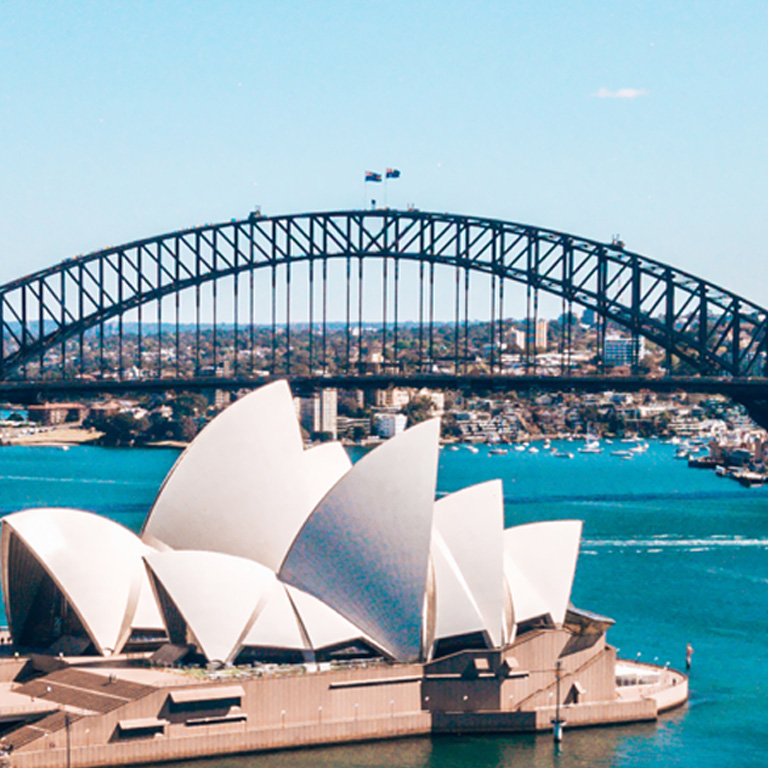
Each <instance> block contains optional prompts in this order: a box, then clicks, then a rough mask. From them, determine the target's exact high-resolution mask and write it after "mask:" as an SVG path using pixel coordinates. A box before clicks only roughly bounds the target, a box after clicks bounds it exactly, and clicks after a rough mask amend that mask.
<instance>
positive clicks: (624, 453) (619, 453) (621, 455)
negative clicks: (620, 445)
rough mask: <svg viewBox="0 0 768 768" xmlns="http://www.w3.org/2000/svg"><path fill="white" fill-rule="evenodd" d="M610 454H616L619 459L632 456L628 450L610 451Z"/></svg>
mask: <svg viewBox="0 0 768 768" xmlns="http://www.w3.org/2000/svg"><path fill="white" fill-rule="evenodd" d="M611 456H618V457H619V458H620V459H631V458H632V454H631V453H630V452H629V451H611Z"/></svg>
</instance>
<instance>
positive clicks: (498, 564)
mask: <svg viewBox="0 0 768 768" xmlns="http://www.w3.org/2000/svg"><path fill="white" fill-rule="evenodd" d="M438 457H439V423H438V421H437V420H433V421H428V422H424V423H422V424H419V425H417V426H415V427H413V428H411V429H409V430H406V431H405V432H404V433H402V434H401V435H398V436H397V437H395V438H392V439H391V440H389V441H387V442H385V443H383V444H381V445H380V446H378V447H377V448H375V449H374V450H372V451H370V452H369V453H367V454H366V455H365V456H364V457H363V458H362V459H360V460H359V461H358V462H357V463H356V464H354V465H353V464H352V463H351V461H350V459H349V458H348V456H347V454H346V452H345V450H344V449H343V447H342V446H341V445H340V444H338V443H325V444H322V445H320V446H317V447H313V448H309V449H305V448H304V445H303V442H302V436H301V432H300V429H299V425H298V421H297V419H296V412H295V408H294V404H293V400H292V397H291V393H290V390H289V388H288V385H287V384H286V383H284V382H277V383H274V384H270V385H267V386H265V387H263V388H261V389H259V390H257V391H256V392H254V393H252V394H250V395H247V396H246V397H243V398H242V399H240V400H238V401H237V402H236V403H234V404H233V405H231V406H230V407H229V408H228V409H226V410H225V411H224V412H223V413H222V414H221V415H220V416H219V417H218V418H216V419H215V420H214V421H213V422H211V424H210V425H209V426H208V427H206V428H205V429H204V430H203V431H202V432H201V433H200V435H199V436H198V437H197V438H196V439H195V440H194V441H193V442H192V444H191V445H190V446H189V447H188V448H187V449H186V450H185V451H184V452H183V453H182V455H181V456H180V457H179V459H178V461H177V462H176V464H175V466H174V467H173V468H172V470H171V471H170V473H169V474H168V476H167V478H166V479H165V482H164V483H163V485H162V487H161V489H160V491H159V493H158V495H157V498H156V500H155V503H154V505H153V507H152V509H151V510H150V512H149V514H148V516H147V519H146V522H145V524H144V528H143V530H142V531H141V533H140V535H137V534H135V533H133V532H132V531H130V530H128V529H126V528H124V527H122V526H121V525H119V524H118V523H116V522H113V521H112V520H110V519H108V518H106V517H102V516H99V515H96V514H92V513H89V512H86V511H80V510H75V509H52V508H45V509H27V510H23V511H19V512H15V513H13V514H10V515H8V516H6V517H5V518H3V519H2V542H1V546H2V588H3V596H4V600H5V608H6V615H7V618H8V623H9V633H10V635H9V637H8V638H7V640H8V645H10V651H11V652H10V653H8V654H7V655H6V656H5V657H2V658H0V718H2V722H3V723H4V734H5V735H4V737H3V740H2V742H0V752H2V751H5V753H6V754H10V755H11V756H12V761H13V764H18V765H20V766H26V765H28V766H33V765H34V766H48V765H51V766H53V765H65V764H66V765H72V766H91V765H118V764H120V765H122V764H128V763H141V762H159V761H163V760H177V759H186V758H188V757H193V756H205V755H216V754H223V753H227V752H248V751H257V750H262V749H275V748H280V747H287V746H298V745H310V744H327V743H337V742H349V741H356V740H367V739H376V738H388V737H392V736H406V735H422V734H429V733H441V732H453V733H455V732H470V733H482V732H500V731H501V732H504V731H506V732H523V731H536V730H543V729H546V728H551V721H552V719H553V717H554V716H555V714H556V713H559V714H560V716H561V717H562V719H564V720H565V721H566V723H567V726H580V725H581V726H583V725H597V724H602V723H609V722H627V721H639V720H649V719H654V718H655V717H657V715H658V713H659V712H660V711H662V710H664V709H667V708H670V707H673V706H677V705H678V704H680V703H682V702H684V701H685V700H686V697H687V681H686V679H685V677H684V676H683V675H681V674H680V673H677V672H675V671H673V670H669V669H666V668H658V667H654V666H652V665H641V664H637V663H629V662H621V661H618V662H617V659H616V652H615V649H614V648H612V647H611V646H610V645H609V644H608V643H607V642H606V637H605V632H606V630H607V629H608V627H609V626H610V625H611V623H612V622H611V620H610V619H607V618H605V617H602V616H598V615H596V614H593V613H589V612H587V611H583V610H579V609H577V608H575V607H574V606H573V605H572V604H571V602H570V595H571V586H572V583H573V578H574V573H575V568H576V561H577V557H578V551H579V541H580V536H581V523H580V522H578V521H573V520H565V521H558V522H543V523H531V524H527V525H521V526H517V527H513V528H508V529H505V528H504V509H503V494H502V487H501V482H500V481H491V482H487V483H483V484H480V485H476V486H472V487H469V488H465V489H463V490H461V491H459V492H457V493H453V494H450V495H447V496H443V497H441V498H437V499H436V485H437V468H438Z"/></svg>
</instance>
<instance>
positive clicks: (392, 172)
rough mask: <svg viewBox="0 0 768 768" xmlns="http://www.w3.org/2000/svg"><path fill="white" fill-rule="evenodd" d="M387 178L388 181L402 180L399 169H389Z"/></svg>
mask: <svg viewBox="0 0 768 768" xmlns="http://www.w3.org/2000/svg"><path fill="white" fill-rule="evenodd" d="M387 178H388V179H399V178H400V171H398V170H397V168H387Z"/></svg>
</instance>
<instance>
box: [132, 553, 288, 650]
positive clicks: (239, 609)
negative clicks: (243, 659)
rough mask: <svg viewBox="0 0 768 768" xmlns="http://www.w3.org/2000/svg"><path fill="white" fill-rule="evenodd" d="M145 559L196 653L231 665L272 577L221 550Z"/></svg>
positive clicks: (266, 570)
mask: <svg viewBox="0 0 768 768" xmlns="http://www.w3.org/2000/svg"><path fill="white" fill-rule="evenodd" d="M144 559H145V560H146V563H147V565H148V566H149V568H150V570H151V572H152V574H153V576H154V577H155V578H156V579H157V580H158V581H159V582H160V584H161V585H162V587H163V589H164V590H165V593H166V594H167V596H168V597H169V598H170V599H171V600H172V601H173V604H174V605H175V606H176V609H177V610H178V612H179V614H180V615H181V616H182V618H183V619H184V621H185V623H186V625H187V628H188V629H189V631H190V632H191V633H192V635H194V638H195V640H196V642H197V645H198V648H199V650H200V652H201V653H202V654H203V655H204V656H205V657H206V658H207V659H208V660H209V661H214V662H221V663H223V664H227V663H229V662H231V661H232V659H234V658H235V656H237V654H238V652H239V651H240V649H241V648H242V646H243V645H244V638H245V636H246V635H247V633H248V631H249V630H250V628H251V625H252V624H253V622H254V620H255V619H256V616H257V615H258V613H259V611H260V610H261V609H262V608H263V606H264V605H265V603H266V600H267V598H268V596H269V595H270V594H271V592H272V590H273V589H274V586H275V575H274V573H273V572H272V571H271V570H269V568H266V567H265V566H263V565H259V563H255V562H253V561H252V560H246V559H245V558H242V557H234V556H232V555H224V554H222V553H220V552H198V551H189V550H186V551H174V552H153V553H151V554H148V555H146V556H145V558H144Z"/></svg>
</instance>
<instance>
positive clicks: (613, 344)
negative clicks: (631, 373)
mask: <svg viewBox="0 0 768 768" xmlns="http://www.w3.org/2000/svg"><path fill="white" fill-rule="evenodd" d="M644 356H645V339H644V338H643V337H642V336H641V337H639V338H637V339H633V338H630V337H627V336H607V337H606V339H605V364H606V365H636V364H637V362H638V361H639V360H640V359H641V358H643V357H644Z"/></svg>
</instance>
